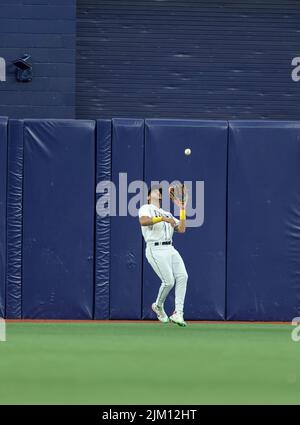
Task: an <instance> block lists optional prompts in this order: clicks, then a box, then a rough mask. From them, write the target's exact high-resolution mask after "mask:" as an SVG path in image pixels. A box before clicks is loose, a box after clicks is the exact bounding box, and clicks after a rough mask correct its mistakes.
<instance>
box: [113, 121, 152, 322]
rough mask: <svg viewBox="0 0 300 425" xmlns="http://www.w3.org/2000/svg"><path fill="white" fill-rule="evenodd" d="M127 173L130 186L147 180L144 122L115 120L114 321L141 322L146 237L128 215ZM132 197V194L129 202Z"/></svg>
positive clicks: (137, 223)
mask: <svg viewBox="0 0 300 425" xmlns="http://www.w3.org/2000/svg"><path fill="white" fill-rule="evenodd" d="M123 173H126V174H127V179H128V183H130V182H132V181H134V180H143V177H144V120H140V119H137V120H134V119H128V120H127V119H114V120H113V134H112V181H113V182H114V183H115V185H116V187H117V194H118V205H117V212H118V216H115V217H111V259H110V261H111V263H110V273H111V277H110V319H140V318H141V314H142V238H141V231H140V226H139V221H138V217H133V216H130V215H128V213H127V203H126V198H127V186H126V182H125V180H124V186H123V183H121V186H120V185H119V179H120V178H121V174H123ZM131 196H132V195H131ZM131 196H130V194H128V200H129V199H130V197H131ZM120 198H122V201H121V202H120ZM124 201H125V202H124Z"/></svg>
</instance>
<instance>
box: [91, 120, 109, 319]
mask: <svg viewBox="0 0 300 425" xmlns="http://www.w3.org/2000/svg"><path fill="white" fill-rule="evenodd" d="M110 180H111V120H98V121H97V145H96V184H97V185H98V183H100V182H105V181H110ZM104 193H105V191H104V190H103V191H102V189H101V192H98V193H97V198H96V202H98V200H99V199H100V198H101V197H102V196H103V194H104ZM95 244H96V246H95V314H94V317H95V319H102V320H103V319H109V280H110V217H109V216H106V217H101V216H99V215H98V214H97V215H96V240H95Z"/></svg>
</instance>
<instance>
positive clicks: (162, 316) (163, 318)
mask: <svg viewBox="0 0 300 425" xmlns="http://www.w3.org/2000/svg"><path fill="white" fill-rule="evenodd" d="M151 307H152V310H153V311H154V313H155V314H156V316H157V318H158V320H159V321H160V322H163V323H168V321H169V318H168V316H167V315H166V312H165V310H164V308H163V307H159V306H158V305H157V304H155V303H153V304H152V306H151Z"/></svg>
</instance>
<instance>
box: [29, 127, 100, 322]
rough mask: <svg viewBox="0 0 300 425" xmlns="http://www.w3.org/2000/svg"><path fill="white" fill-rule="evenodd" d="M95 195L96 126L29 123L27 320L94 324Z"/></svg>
mask: <svg viewBox="0 0 300 425" xmlns="http://www.w3.org/2000/svg"><path fill="white" fill-rule="evenodd" d="M94 191H95V122H93V121H71V120H28V121H26V123H25V128H24V201H23V211H24V215H23V239H24V240H23V281H22V286H23V289H22V292H23V300H22V301H23V303H22V316H23V317H24V318H41V319H43V318H47V319H91V318H93V305H94V219H95V213H94V205H95V192H94Z"/></svg>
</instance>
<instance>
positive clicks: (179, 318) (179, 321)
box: [169, 311, 186, 326]
mask: <svg viewBox="0 0 300 425" xmlns="http://www.w3.org/2000/svg"><path fill="white" fill-rule="evenodd" d="M169 319H170V320H171V322H172V323H176V325H179V326H186V322H185V321H184V320H183V314H180V313H176V311H175V312H174V313H173V314H172V316H170V317H169Z"/></svg>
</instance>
